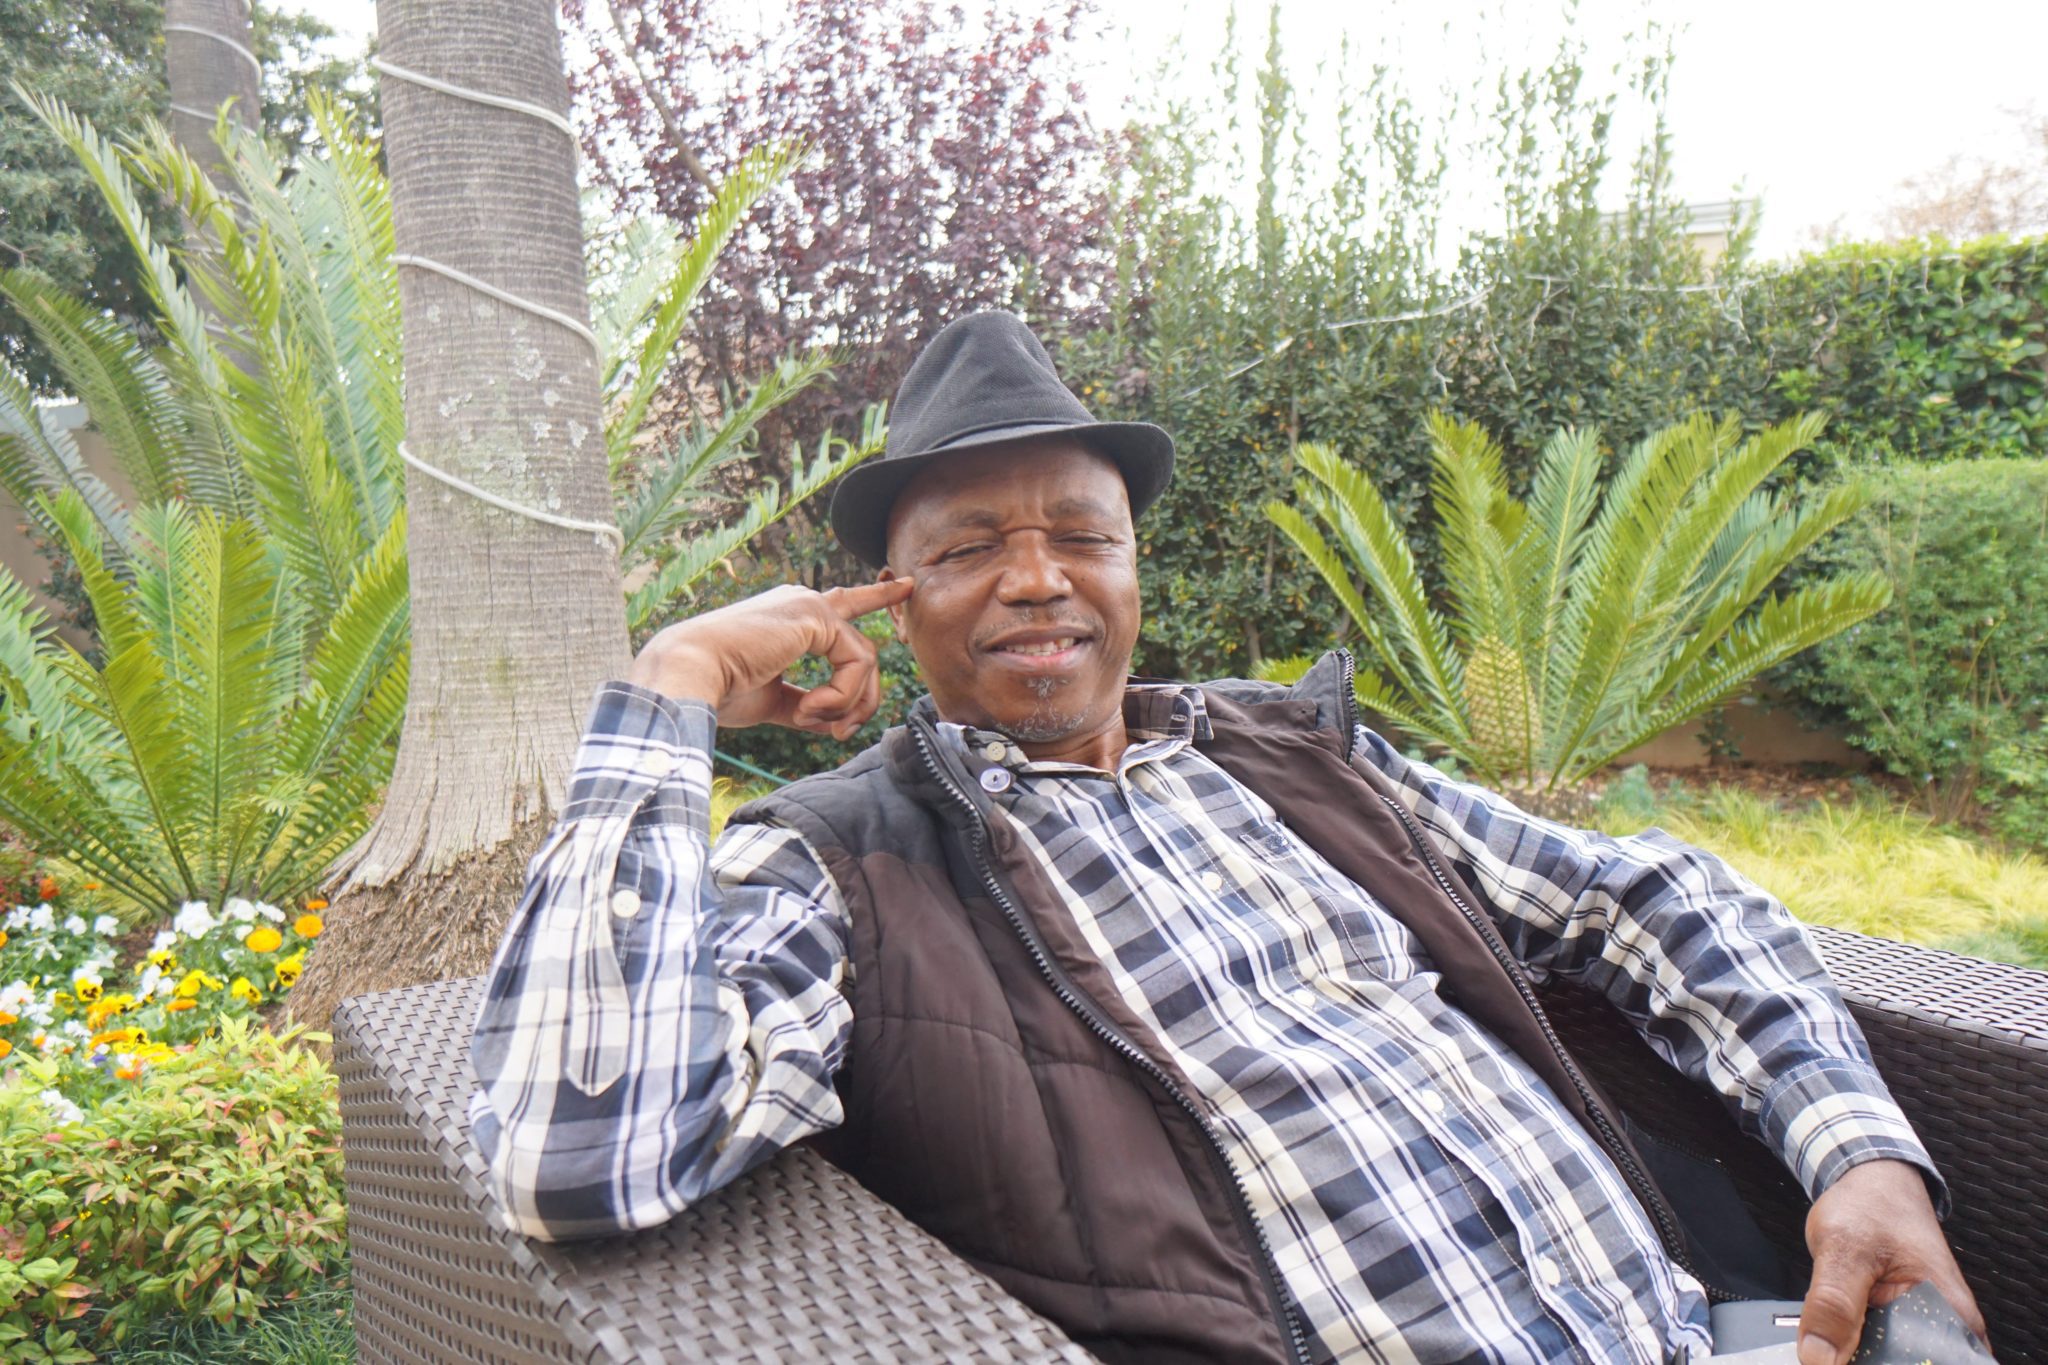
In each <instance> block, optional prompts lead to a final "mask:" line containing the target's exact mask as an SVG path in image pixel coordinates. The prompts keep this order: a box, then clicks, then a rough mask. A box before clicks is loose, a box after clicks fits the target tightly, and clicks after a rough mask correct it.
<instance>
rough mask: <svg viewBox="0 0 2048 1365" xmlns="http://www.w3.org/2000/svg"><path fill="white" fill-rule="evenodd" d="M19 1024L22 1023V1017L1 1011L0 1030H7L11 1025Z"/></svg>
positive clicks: (7, 1011)
mask: <svg viewBox="0 0 2048 1365" xmlns="http://www.w3.org/2000/svg"><path fill="white" fill-rule="evenodd" d="M19 1022H21V1016H20V1015H18V1014H15V1013H13V1012H11V1011H9V1010H0V1028H6V1027H7V1026H8V1025H9V1024H15V1023H19Z"/></svg>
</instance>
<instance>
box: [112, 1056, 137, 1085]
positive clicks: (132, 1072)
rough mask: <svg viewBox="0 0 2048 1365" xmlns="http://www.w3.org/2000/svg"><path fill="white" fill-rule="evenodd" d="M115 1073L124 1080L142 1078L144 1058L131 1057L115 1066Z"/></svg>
mask: <svg viewBox="0 0 2048 1365" xmlns="http://www.w3.org/2000/svg"><path fill="white" fill-rule="evenodd" d="M114 1075H115V1077H116V1078H118V1079H120V1080H124V1081H139V1080H141V1079H142V1058H140V1057H130V1058H129V1059H128V1060H127V1061H125V1062H123V1063H122V1064H121V1065H119V1066H117V1067H115V1068H114Z"/></svg>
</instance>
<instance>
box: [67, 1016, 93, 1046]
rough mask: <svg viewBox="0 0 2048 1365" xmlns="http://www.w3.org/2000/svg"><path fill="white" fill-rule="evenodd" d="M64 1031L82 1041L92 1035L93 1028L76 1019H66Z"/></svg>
mask: <svg viewBox="0 0 2048 1365" xmlns="http://www.w3.org/2000/svg"><path fill="white" fill-rule="evenodd" d="M64 1031H65V1032H66V1033H68V1034H70V1035H71V1036H72V1037H73V1038H76V1039H79V1040H80V1041H81V1042H82V1041H84V1040H85V1039H88V1038H90V1037H92V1030H91V1029H89V1028H87V1027H86V1026H85V1025H84V1024H82V1023H80V1022H79V1021H78V1020H76V1019H66V1020H65V1021H64Z"/></svg>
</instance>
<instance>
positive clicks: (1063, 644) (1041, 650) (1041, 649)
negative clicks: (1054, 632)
mask: <svg viewBox="0 0 2048 1365" xmlns="http://www.w3.org/2000/svg"><path fill="white" fill-rule="evenodd" d="M1073 647H1074V637H1073V636H1071V635H1063V636H1061V637H1060V638H1059V639H1057V640H1046V641H1044V642H1042V643H1040V644H1035V645H1004V646H1003V650H1004V652H1006V653H1009V654H1033V655H1043V654H1057V653H1059V652H1060V651H1061V650H1063V649H1072V648H1073Z"/></svg>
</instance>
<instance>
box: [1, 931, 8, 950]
mask: <svg viewBox="0 0 2048 1365" xmlns="http://www.w3.org/2000/svg"><path fill="white" fill-rule="evenodd" d="M6 946H7V931H6V930H5V929H0V948H5V947H6Z"/></svg>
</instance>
